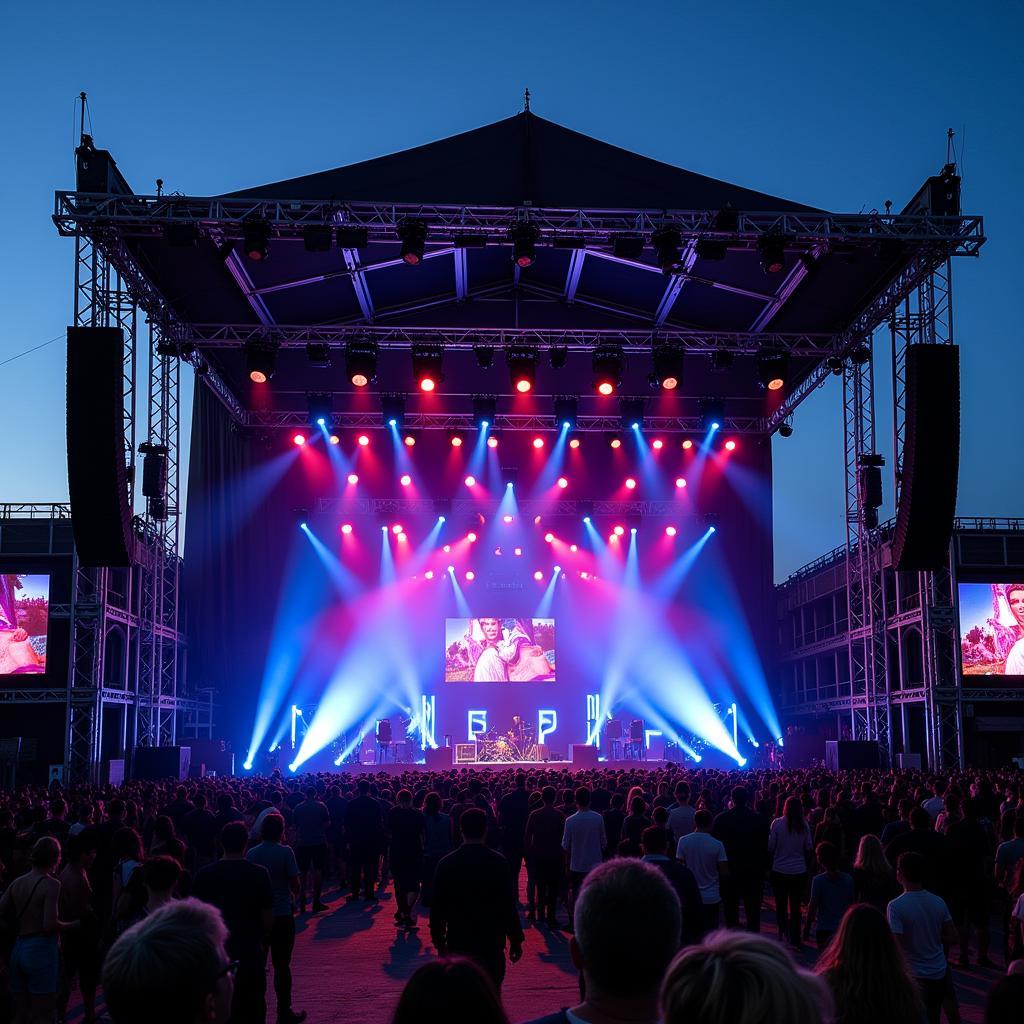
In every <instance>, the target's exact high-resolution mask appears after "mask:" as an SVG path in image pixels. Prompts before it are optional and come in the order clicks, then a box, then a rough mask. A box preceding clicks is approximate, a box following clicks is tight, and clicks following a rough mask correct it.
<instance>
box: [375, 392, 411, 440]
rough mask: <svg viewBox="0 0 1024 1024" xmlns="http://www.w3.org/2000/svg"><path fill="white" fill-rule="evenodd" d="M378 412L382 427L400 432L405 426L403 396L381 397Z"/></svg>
mask: <svg viewBox="0 0 1024 1024" xmlns="http://www.w3.org/2000/svg"><path fill="white" fill-rule="evenodd" d="M380 412H381V418H382V419H383V420H384V426H385V427H393V428H394V429H395V430H397V431H399V432H400V431H401V430H402V428H403V426H404V425H405V395H381V396H380Z"/></svg>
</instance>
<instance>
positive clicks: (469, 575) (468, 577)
mask: <svg viewBox="0 0 1024 1024" xmlns="http://www.w3.org/2000/svg"><path fill="white" fill-rule="evenodd" d="M475 579H476V573H475V572H473V570H472V569H467V570H466V582H467V583H472V582H473V580H475Z"/></svg>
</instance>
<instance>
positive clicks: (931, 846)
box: [885, 783, 950, 899]
mask: <svg viewBox="0 0 1024 1024" xmlns="http://www.w3.org/2000/svg"><path fill="white" fill-rule="evenodd" d="M943 791H945V784H944V783H943ZM926 802H927V801H926ZM904 853H919V854H921V856H922V857H923V858H924V862H925V864H926V865H927V871H928V874H927V876H926V878H925V888H926V889H928V891H929V892H933V893H935V894H936V895H937V896H941V897H942V898H943V899H945V898H946V895H947V892H948V888H949V870H950V868H949V865H950V849H949V841H948V840H947V839H946V837H945V836H944V835H941V834H940V833H938V832H936V831H935V827H934V824H933V820H932V818H931V817H930V816H929V813H928V811H927V809H926V808H924V807H915V808H914V809H913V810H912V811H911V812H910V831H909V832H906V833H904V834H903V835H901V836H897V837H896V838H895V839H894V840H893V841H892V842H891V843H889V845H888V846H887V847H885V857H886V860H888V861H889V863H890V864H892V865H895V864H897V863H898V862H899V859H900V857H901V856H902V855H903V854H904Z"/></svg>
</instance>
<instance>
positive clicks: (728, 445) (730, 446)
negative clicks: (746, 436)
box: [725, 437, 736, 452]
mask: <svg viewBox="0 0 1024 1024" xmlns="http://www.w3.org/2000/svg"><path fill="white" fill-rule="evenodd" d="M725 450H726V451H727V452H734V451H736V442H735V441H734V440H733V439H732V438H731V437H730V438H729V440H728V441H726V442H725Z"/></svg>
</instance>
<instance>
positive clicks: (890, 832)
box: [879, 796, 916, 847]
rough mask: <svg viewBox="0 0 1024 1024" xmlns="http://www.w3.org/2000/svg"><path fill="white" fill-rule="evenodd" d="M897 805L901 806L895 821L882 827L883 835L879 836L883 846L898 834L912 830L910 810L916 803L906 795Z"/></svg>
mask: <svg viewBox="0 0 1024 1024" xmlns="http://www.w3.org/2000/svg"><path fill="white" fill-rule="evenodd" d="M897 806H898V808H899V816H898V817H897V818H896V820H895V821H890V822H887V823H886V826H885V828H883V829H882V835H881V836H880V837H879V838H880V839H881V841H882V846H883V847H884V846H887V845H888V844H889V843H891V842H892V841H893V840H894V839H895V838H896V837H897V836H902V835H905V834H906V833H907V832H909V831H910V812H911V811H912V810H913V809H914V807H915V806H916V804H915V803H914V801H913V800H911V799H910V797H908V796H905V797H903V798H901V800H900V802H899V804H898V805H897Z"/></svg>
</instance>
